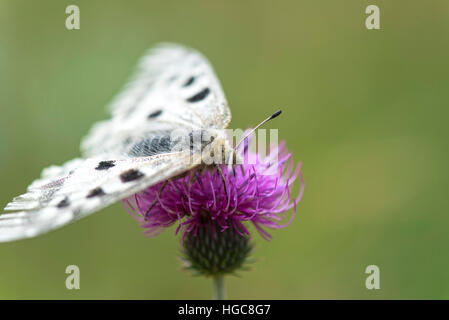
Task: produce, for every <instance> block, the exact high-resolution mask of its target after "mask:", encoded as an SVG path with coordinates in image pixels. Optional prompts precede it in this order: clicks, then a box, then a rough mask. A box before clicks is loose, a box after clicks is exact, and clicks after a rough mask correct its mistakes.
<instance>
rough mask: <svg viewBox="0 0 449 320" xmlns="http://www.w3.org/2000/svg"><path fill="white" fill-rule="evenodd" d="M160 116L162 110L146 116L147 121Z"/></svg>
mask: <svg viewBox="0 0 449 320" xmlns="http://www.w3.org/2000/svg"><path fill="white" fill-rule="evenodd" d="M161 114H162V110H157V111H154V112H152V113H150V114H149V115H148V119H154V118H157V117H159V116H160V115H161Z"/></svg>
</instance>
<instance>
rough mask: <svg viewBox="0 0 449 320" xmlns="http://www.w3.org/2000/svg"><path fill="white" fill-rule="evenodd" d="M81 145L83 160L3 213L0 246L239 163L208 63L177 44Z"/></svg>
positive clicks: (58, 170) (46, 173) (139, 76)
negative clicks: (199, 172)
mask: <svg viewBox="0 0 449 320" xmlns="http://www.w3.org/2000/svg"><path fill="white" fill-rule="evenodd" d="M110 111H111V114H112V117H111V118H110V119H109V120H104V121H100V122H98V123H96V124H95V125H94V126H93V128H92V129H91V131H90V133H89V134H88V135H87V136H86V138H84V139H83V141H82V144H81V153H82V156H81V157H80V158H77V159H73V160H70V161H68V162H66V163H65V164H63V165H61V166H50V167H48V168H46V169H44V170H43V171H42V174H41V177H40V178H39V179H37V180H35V181H34V182H33V183H32V184H31V185H30V186H29V187H28V189H27V192H26V193H25V194H23V195H21V196H18V197H16V198H14V199H13V201H11V202H10V203H8V205H7V206H6V207H5V209H4V210H5V212H4V213H3V214H0V242H5V241H13V240H18V239H23V238H29V237H34V236H36V235H39V234H42V233H45V232H47V231H50V230H53V229H55V228H58V227H61V226H63V225H65V224H67V223H70V222H73V221H75V220H77V219H80V218H82V217H84V216H86V215H88V214H91V213H93V212H95V211H98V210H100V209H102V208H104V207H107V206H109V205H110V204H112V203H114V202H117V201H119V200H121V199H123V198H126V197H128V196H131V195H133V194H135V193H137V192H140V191H142V190H144V189H145V188H148V187H150V186H152V185H155V184H157V183H159V182H161V181H165V180H167V179H170V178H172V177H176V176H179V175H182V174H185V173H186V172H188V171H189V170H192V169H195V168H197V169H198V168H199V169H202V168H208V167H214V166H216V165H217V164H218V165H220V164H232V163H236V161H238V158H237V156H236V154H235V152H234V149H233V148H232V146H231V143H230V140H229V138H228V137H227V135H226V132H225V128H226V127H227V126H228V124H229V122H230V120H231V113H230V110H229V108H228V105H227V102H226V99H225V96H224V93H223V90H222V89H221V86H220V83H219V81H218V79H217V78H216V76H215V74H214V72H213V70H212V67H211V66H210V64H209V63H208V61H207V60H206V59H205V58H204V57H203V56H202V55H201V54H200V53H198V52H196V51H194V50H192V49H189V48H185V47H183V46H179V45H173V44H166V45H160V46H158V47H156V48H154V49H152V50H150V51H149V53H148V54H147V55H145V56H144V57H143V59H142V60H141V62H140V64H139V67H138V70H137V73H136V74H135V76H134V77H133V79H132V80H131V82H130V83H129V84H128V85H127V86H126V87H125V89H124V90H123V92H122V93H121V94H119V95H118V96H117V98H116V99H115V100H114V101H113V103H112V104H111V106H110Z"/></svg>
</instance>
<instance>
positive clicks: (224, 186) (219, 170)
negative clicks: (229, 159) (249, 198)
mask: <svg viewBox="0 0 449 320" xmlns="http://www.w3.org/2000/svg"><path fill="white" fill-rule="evenodd" d="M217 170H218V172H220V176H221V180H222V181H223V188H224V192H225V194H226V200H229V195H228V190H227V188H226V179H225V176H224V174H223V170H221V167H220V166H219V165H217Z"/></svg>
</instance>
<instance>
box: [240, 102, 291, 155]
mask: <svg viewBox="0 0 449 320" xmlns="http://www.w3.org/2000/svg"><path fill="white" fill-rule="evenodd" d="M281 113H282V110H278V111H276V112H275V113H273V114H272V115H271V116H269V117H268V118H266V119H265V120H264V121H262V122H261V123H259V124H258V125H257V126H256V127H255V128H254V129H252V130H251V131H250V132H248V133H247V134H246V135H245V136H244V137H243V138H242V139H240V141H239V143H237V145H236V146H235V148H234V150H237V148H238V147H239V145H240V144H241V143H242V142H243V141H245V140H246V139H248V137H249V136H251V135H252V134H253V133H254V132H255V131H256V130H257V129H259V128H260V127H261V126H263V125H264V124H265V123H267V122H268V121H270V120H272V119H274V118H276V117H277V116H278V115H280V114H281Z"/></svg>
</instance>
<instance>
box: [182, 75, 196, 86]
mask: <svg viewBox="0 0 449 320" xmlns="http://www.w3.org/2000/svg"><path fill="white" fill-rule="evenodd" d="M194 82H195V77H190V78H189V79H187V81H186V83H184V85H183V87H188V86H190V85H191V84H192V83H194Z"/></svg>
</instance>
